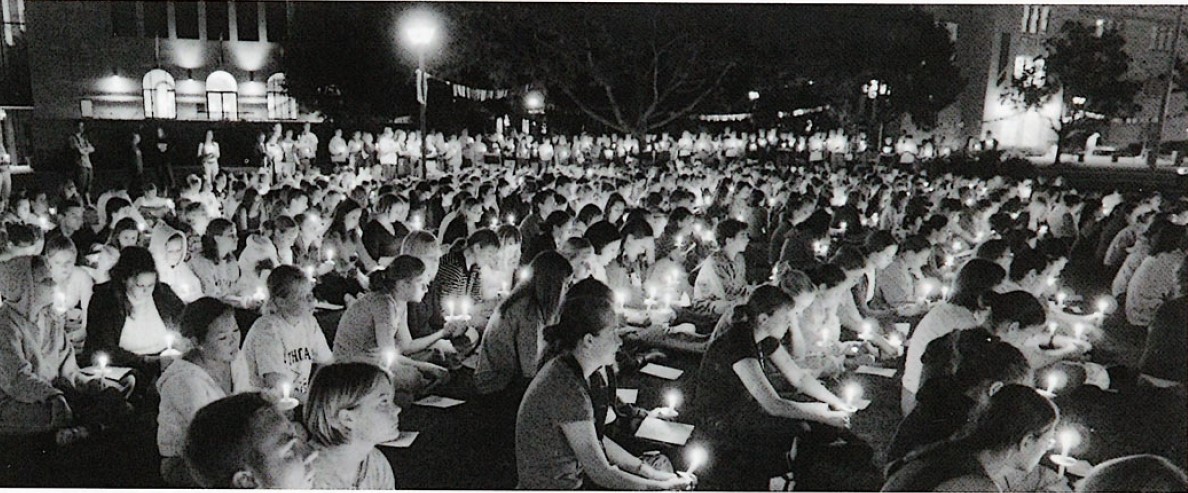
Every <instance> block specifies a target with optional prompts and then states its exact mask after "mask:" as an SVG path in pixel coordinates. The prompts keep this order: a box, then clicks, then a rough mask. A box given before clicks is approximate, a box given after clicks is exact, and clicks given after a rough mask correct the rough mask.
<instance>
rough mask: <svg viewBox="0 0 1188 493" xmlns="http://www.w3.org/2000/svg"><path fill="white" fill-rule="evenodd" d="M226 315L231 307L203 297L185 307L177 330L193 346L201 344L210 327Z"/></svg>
mask: <svg viewBox="0 0 1188 493" xmlns="http://www.w3.org/2000/svg"><path fill="white" fill-rule="evenodd" d="M227 313H231V305H228V304H226V303H224V302H222V301H220V300H217V299H215V298H211V297H209V296H204V297H202V298H199V299H197V300H195V301H194V302H193V303H190V304H189V305H186V308H185V309H184V310H182V314H181V320H180V322H179V323H178V330H179V331H180V332H181V335H182V337H185V338H187V339H190V340H193V341H194V343H195V344H202V341H204V340H206V335H207V334H208V333H210V325H211V324H213V323H214V321H215V320H218V318H219V317H221V316H223V315H224V314H227Z"/></svg>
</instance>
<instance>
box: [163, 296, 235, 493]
mask: <svg viewBox="0 0 1188 493" xmlns="http://www.w3.org/2000/svg"><path fill="white" fill-rule="evenodd" d="M180 332H181V336H182V337H183V338H185V339H186V340H187V341H188V342H189V349H188V350H187V351H186V353H185V356H184V357H182V358H181V359H178V360H175V361H174V362H173V363H172V364H170V365H169V367H168V368H166V369H165V371H164V372H163V373H162V374H161V378H160V379H159V380H158V381H157V390H158V392H159V393H160V395H161V403H160V409H159V412H158V413H157V449H158V450H159V452H160V454H161V458H162V459H161V477H162V478H163V479H164V480H165V483H166V484H168V485H170V486H181V487H184V486H191V487H192V486H196V483H195V482H194V479H193V477H192V476H191V475H190V472H189V470H188V469H187V468H186V466H185V462H184V460H182V457H181V455H182V447H183V446H184V442H185V437H186V429H187V428H189V424H190V421H191V420H193V419H194V414H196V413H197V412H198V410H199V409H201V408H202V407H203V406H205V405H207V404H210V403H211V402H214V401H216V400H219V399H222V398H223V397H226V396H228V395H231V394H232V393H234V392H235V391H236V390H241V389H242V388H243V387H244V385H245V384H246V383H247V382H246V381H245V380H244V378H245V377H246V374H243V373H242V372H239V371H237V368H236V365H235V364H233V362H234V361H236V356H237V355H238V354H239V341H240V337H239V326H238V324H236V322H235V312H234V311H233V310H232V308H231V306H230V305H227V304H226V303H223V302H222V301H219V300H216V299H214V298H209V297H206V298H200V299H198V300H196V301H195V302H194V303H191V304H190V305H189V306H187V307H186V309H185V310H183V311H182V315H181V322H180ZM240 361H242V360H240Z"/></svg>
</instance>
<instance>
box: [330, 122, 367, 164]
mask: <svg viewBox="0 0 1188 493" xmlns="http://www.w3.org/2000/svg"><path fill="white" fill-rule="evenodd" d="M330 144H331V145H334V142H333V141H331V143H330ZM362 163H363V132H360V131H358V130H356V131H355V133H352V134H351V141H350V142H347V165H348V166H350V167H351V168H355V167H357V166H360V165H362Z"/></svg>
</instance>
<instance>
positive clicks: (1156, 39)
mask: <svg viewBox="0 0 1188 493" xmlns="http://www.w3.org/2000/svg"><path fill="white" fill-rule="evenodd" d="M1175 36H1176V31H1175V29H1173V28H1172V26H1168V25H1165V24H1157V25H1156V26H1155V27H1153V28H1151V49H1152V50H1159V51H1171V49H1172V43H1173V42H1174V41H1175Z"/></svg>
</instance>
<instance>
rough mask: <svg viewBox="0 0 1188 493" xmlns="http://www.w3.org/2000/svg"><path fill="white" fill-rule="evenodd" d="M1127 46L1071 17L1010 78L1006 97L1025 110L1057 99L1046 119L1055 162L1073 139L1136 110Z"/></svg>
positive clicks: (1135, 89) (1114, 33)
mask: <svg viewBox="0 0 1188 493" xmlns="http://www.w3.org/2000/svg"><path fill="white" fill-rule="evenodd" d="M1125 45H1126V40H1125V39H1124V38H1123V37H1122V36H1121V34H1119V33H1118V31H1117V30H1115V29H1111V30H1107V31H1104V32H1103V33H1102V34H1101V36H1097V35H1096V33H1095V31H1094V29H1093V28H1091V27H1088V26H1085V25H1083V24H1081V23H1079V22H1076V21H1069V22H1066V23H1065V24H1064V25H1063V26H1061V28H1060V33H1059V34H1058V35H1057V36H1054V37H1052V38H1049V39H1048V40H1047V41H1045V42H1044V47H1045V50H1046V53H1045V54H1044V55H1041V56H1038V57H1036V58H1035V59H1034V60H1033V61H1032V62H1033V63H1031V64H1030V66H1028V67H1027V68H1026V69H1024V70H1023V71H1022V73H1021V74H1016V75H1015V76H1012V78H1011V82H1010V86H1009V87H1008V89H1007V90H1006V91H1004V92H1003V95H1002V98H1003V100H1004V101H1006V102H1009V103H1012V104H1014V105H1015V106H1016V107H1017V108H1021V109H1024V110H1029V111H1030V110H1037V109H1038V108H1040V107H1042V106H1045V105H1047V104H1049V103H1050V102H1052V101H1059V102H1060V103H1061V112H1060V116H1059V117H1058V118H1056V119H1052V118H1049V119H1048V120H1049V125H1050V127H1051V129H1052V130H1053V131H1054V132H1056V160H1055V162H1054V164H1060V154H1061V151H1062V150H1063V149H1065V148H1066V147H1068V145H1069V144H1070V143H1071V139H1070V138H1071V137H1073V136H1085V135H1087V134H1089V133H1091V132H1093V131H1096V130H1098V129H1100V128H1102V127H1104V126H1105V125H1106V124H1107V123H1108V122H1109V121H1110V120H1111V119H1114V118H1125V117H1127V116H1129V115H1132V114H1134V113H1136V112H1137V111H1138V110H1139V109H1140V107H1139V106H1138V105H1136V104H1135V103H1134V97H1135V95H1136V94H1137V93H1138V91H1139V88H1140V86H1141V83H1140V82H1138V81H1134V80H1129V79H1127V72H1128V71H1129V70H1130V61H1131V58H1130V55H1128V54H1126V52H1125V51H1124V50H1123V48H1124V46H1125Z"/></svg>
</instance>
